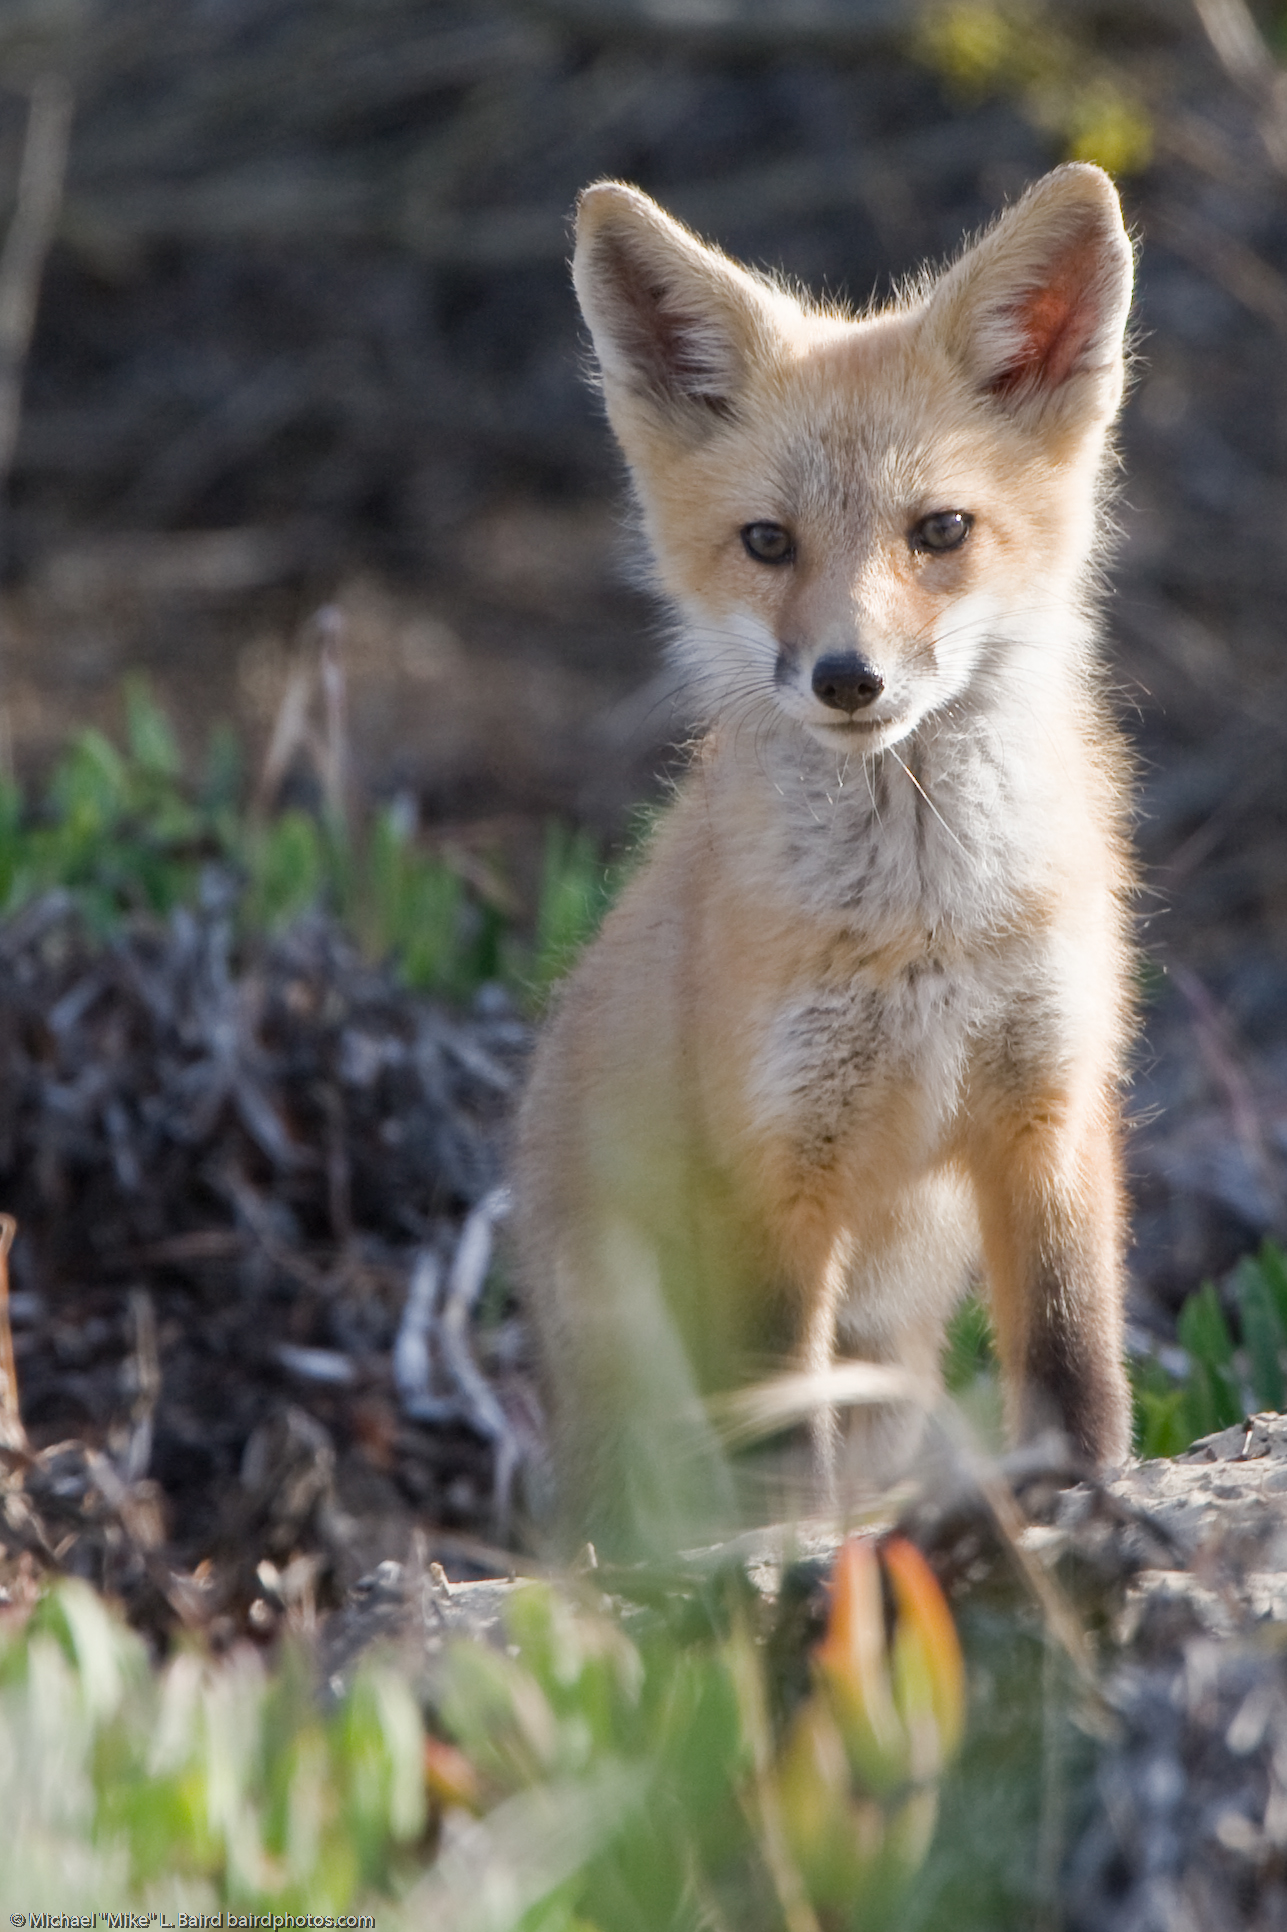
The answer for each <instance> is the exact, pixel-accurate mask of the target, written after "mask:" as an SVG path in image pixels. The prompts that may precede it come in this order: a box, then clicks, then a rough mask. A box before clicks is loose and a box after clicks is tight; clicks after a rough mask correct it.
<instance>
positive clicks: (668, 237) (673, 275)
mask: <svg viewBox="0 0 1287 1932" xmlns="http://www.w3.org/2000/svg"><path fill="white" fill-rule="evenodd" d="M572 279H573V282H574V283H575V285H576V292H577V298H578V300H579V301H580V304H581V313H582V314H583V315H584V317H585V319H586V321H587V323H588V324H589V327H590V334H591V336H592V337H593V338H594V348H595V354H596V355H597V356H598V359H599V367H600V369H601V370H602V372H603V383H604V390H605V393H606V397H607V403H608V412H609V415H610V416H611V418H612V421H613V424H614V426H615V427H616V429H617V432H618V434H619V435H620V434H622V432H623V429H625V428H626V424H625V423H624V422H623V420H622V417H623V415H624V414H627V413H628V412H629V409H630V405H631V404H632V403H633V404H634V405H636V406H637V405H638V404H640V403H642V404H643V405H644V407H645V409H647V410H649V411H650V412H654V413H655V412H656V411H658V410H660V411H663V412H665V414H666V415H667V416H669V417H670V418H671V420H672V422H673V423H674V425H675V426H676V427H678V428H682V429H685V430H686V431H687V432H688V433H689V434H700V433H701V432H703V431H704V430H709V429H710V428H711V427H713V424H714V421H715V419H718V418H720V417H728V416H731V415H734V414H735V413H736V410H737V402H738V397H739V395H740V393H741V391H742V389H743V388H744V386H745V383H746V378H747V374H748V372H749V369H750V367H751V365H752V363H753V362H755V361H756V360H758V359H760V358H761V357H762V356H763V355H764V354H765V353H771V351H772V348H773V346H774V345H775V344H776V343H777V341H778V340H779V339H780V337H779V331H778V329H777V327H776V326H775V323H774V312H775V310H778V309H781V308H782V307H783V306H784V305H791V298H790V297H789V296H787V295H784V294H782V293H780V292H779V291H778V290H776V289H774V288H772V287H771V286H769V285H768V284H767V283H763V282H759V281H757V280H756V278H755V277H754V276H752V275H749V274H748V273H747V271H746V270H745V269H743V268H739V267H738V265H737V263H736V262H732V261H730V260H729V258H728V257H727V255H723V254H721V253H720V252H719V250H718V249H714V248H708V247H707V246H706V244H705V243H704V242H700V241H698V239H697V237H696V235H693V234H691V233H690V232H689V230H688V229H687V228H684V227H681V225H680V224H679V222H677V221H674V220H672V219H671V217H670V216H669V215H668V214H666V213H665V212H664V210H663V209H661V208H659V207H658V206H657V204H656V202H655V201H650V200H649V198H648V196H647V195H645V194H641V193H640V191H639V190H638V189H637V188H629V187H626V186H625V184H624V183H622V182H619V181H600V182H596V183H595V185H594V186H593V187H591V188H587V189H586V190H585V192H584V193H583V194H582V196H581V198H580V201H579V202H578V204H577V223H576V254H575V257H574V258H573V263H572Z"/></svg>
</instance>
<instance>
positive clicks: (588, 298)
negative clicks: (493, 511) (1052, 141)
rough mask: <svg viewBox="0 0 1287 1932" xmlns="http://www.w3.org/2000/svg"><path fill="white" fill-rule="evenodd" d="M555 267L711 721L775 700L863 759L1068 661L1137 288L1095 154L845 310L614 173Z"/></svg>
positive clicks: (1071, 661) (1073, 670) (588, 198)
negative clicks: (1033, 659)
mask: <svg viewBox="0 0 1287 1932" xmlns="http://www.w3.org/2000/svg"><path fill="white" fill-rule="evenodd" d="M573 276H574V280H575V283H576V289H577V294H578V297H579V299H580V303H581V308H582V311H583V313H584V315H585V318H586V321H587V323H588V324H589V328H590V332H591V335H592V337H593V340H594V347H595V352H596V355H597V357H598V361H599V367H600V370H601V372H602V379H603V390H604V396H605V400H606V403H607V409H608V415H609V418H610V420H611V423H612V426H613V429H614V430H615V432H616V435H617V437H618V440H619V441H620V443H621V446H622V449H623V450H624V452H625V455H626V458H627V460H628V462H629V465H630V468H631V472H632V475H633V478H634V483H635V487H636V490H637V494H638V498H639V501H640V505H641V508H642V512H643V518H644V525H645V529H646V532H647V535H648V539H649V542H650V544H651V547H652V551H653V555H654V558H655V561H656V566H657V571H658V575H659V579H660V583H661V585H662V587H663V588H664V590H665V591H666V592H667V593H668V595H669V596H670V597H671V598H672V599H673V601H674V602H675V604H676V605H677V606H678V608H679V610H680V612H681V614H682V616H683V619H684V625H683V629H682V632H681V636H680V641H679V649H680V651H681V653H682V654H683V656H684V657H685V659H686V668H687V669H688V670H689V671H690V673H691V674H692V676H693V678H694V681H695V683H696V685H697V689H698V692H699V694H700V696H701V697H702V699H703V701H704V703H705V705H706V707H707V709H708V711H709V712H710V713H711V714H712V715H716V716H718V715H719V714H720V713H721V712H724V711H727V710H729V709H730V708H733V707H736V706H737V705H738V704H740V703H744V702H746V701H748V700H750V699H753V698H757V697H758V698H766V697H769V696H770V695H771V699H772V702H773V705H774V706H775V707H776V712H775V715H778V716H782V715H785V717H786V718H788V719H791V720H794V721H795V723H796V724H797V725H798V726H800V727H803V729H804V730H805V731H807V732H809V733H811V734H812V735H813V737H815V738H816V739H818V740H819V741H820V742H821V743H823V744H825V745H828V746H830V747H832V748H833V749H836V750H838V751H841V752H852V751H859V752H864V753H865V752H869V751H871V752H874V751H877V750H880V749H883V748H884V747H885V746H888V745H893V744H895V743H897V742H898V741H899V740H900V739H901V738H904V737H906V736H907V735H908V734H909V733H911V732H913V731H915V730H916V729H917V727H918V726H919V725H920V724H921V723H922V721H923V720H925V719H926V718H927V717H928V716H929V715H930V714H932V713H937V712H940V711H941V709H942V707H944V706H949V707H951V706H953V705H954V703H955V704H956V706H957V708H958V709H960V708H961V707H965V706H967V705H968V701H969V697H970V694H971V692H978V691H981V690H983V689H984V688H986V686H987V685H988V683H989V681H992V682H993V683H995V680H996V679H997V677H998V676H1000V677H1004V676H1005V675H1007V671H1008V670H1009V671H1010V672H1015V671H1016V665H1015V663H1014V661H1013V660H1014V658H1015V656H1016V654H1017V653H1019V652H1022V651H1031V650H1033V649H1036V650H1039V651H1044V652H1045V653H1046V654H1047V657H1048V659H1049V665H1048V670H1049V674H1050V675H1051V676H1053V677H1054V678H1055V679H1056V680H1057V679H1058V678H1059V677H1061V676H1065V677H1068V676H1081V675H1085V670H1084V667H1083V666H1080V665H1079V664H1078V663H1077V661H1076V659H1077V650H1076V645H1075V642H1074V641H1073V640H1074V639H1075V637H1077V636H1080V635H1082V633H1083V632H1084V626H1081V628H1080V630H1079V628H1078V620H1077V617H1076V613H1077V612H1078V610H1079V606H1080V601H1081V597H1082V591H1083V586H1084V583H1085V580H1086V576H1087V566H1088V562H1089V560H1090V558H1091V556H1092V554H1093V551H1094V545H1095V536H1096V530H1097V526H1098V522H1099V518H1098V515H1097V495H1098V478H1099V474H1100V471H1101V469H1102V467H1103V458H1104V453H1105V447H1106V442H1107V437H1108V431H1109V429H1110V426H1111V424H1112V421H1113V418H1114V416H1115V415H1116V412H1117V408H1118V405H1119V403H1120V400H1121V395H1122V385H1123V366H1124V364H1123V332H1124V329H1125V325H1126V318H1127V312H1128V310H1129V306H1130V296H1131V277H1132V255H1131V247H1130V243H1129V241H1128V240H1127V237H1126V233H1125V230H1124V228H1123V226H1122V217H1121V210H1120V207H1119V204H1118V200H1117V196H1116V193H1115V192H1114V189H1113V186H1112V184H1111V182H1110V181H1109V179H1108V177H1107V176H1106V175H1105V174H1103V173H1101V172H1100V170H1099V169H1098V168H1093V167H1088V166H1085V165H1079V164H1074V165H1070V166H1067V167H1063V168H1059V169H1057V170H1056V171H1055V172H1054V173H1053V174H1049V175H1047V176H1045V178H1044V179H1043V180H1041V181H1039V182H1037V183H1036V184H1035V185H1034V186H1033V187H1032V188H1030V189H1029V190H1028V192H1027V194H1025V195H1024V197H1023V199H1022V200H1021V201H1019V202H1018V203H1017V204H1016V205H1015V206H1014V207H1013V208H1011V209H1009V210H1008V211H1007V212H1006V213H1005V214H1003V215H1002V216H1001V217H1000V219H999V220H998V221H997V222H996V223H995V225H994V226H993V227H992V228H991V229H990V230H989V231H988V232H987V233H986V234H985V235H984V236H983V237H982V238H981V239H980V240H979V241H977V242H975V243H974V244H973V246H971V247H970V248H968V249H967V250H966V251H965V252H964V253H963V254H962V255H961V256H960V258H959V259H958V260H957V261H956V262H955V263H954V264H952V265H951V266H950V267H949V268H947V269H946V270H945V271H944V272H943V273H942V274H941V275H940V276H938V277H937V278H936V279H933V278H926V279H925V280H924V281H923V282H922V283H921V284H920V285H919V286H918V287H916V288H915V289H914V290H913V291H912V292H910V293H909V294H908V295H906V296H905V297H904V298H903V299H902V300H900V301H899V302H897V303H896V304H895V305H894V306H892V307H891V308H889V309H887V310H884V311H881V312H878V313H873V314H871V315H868V316H864V317H862V318H859V319H854V318H852V317H850V316H848V315H846V314H844V313H841V312H838V311H835V310H831V309H826V308H822V307H819V306H815V305H812V304H810V303H808V302H807V301H804V300H801V299H799V298H798V297H797V296H796V295H795V294H794V293H792V292H791V291H789V290H788V289H787V288H786V287H785V286H783V285H780V284H778V283H777V282H774V281H771V280H769V279H766V278H764V277H761V276H759V275H756V274H753V273H751V272H750V271H749V270H747V269H745V268H742V267H740V266H739V265H738V264H737V263H735V262H733V261H731V260H730V259H729V258H728V257H727V256H726V255H723V254H721V253H720V252H719V251H718V250H716V249H713V248H710V247H707V246H706V245H705V244H703V243H702V242H700V241H699V240H698V239H697V238H696V237H695V236H694V235H692V234H690V233H689V231H688V230H687V229H685V228H683V227H681V226H680V224H679V223H678V222H676V221H674V220H672V219H671V217H670V216H669V215H667V214H665V213H664V212H663V210H662V209H660V208H659V207H658V206H657V205H656V203H655V202H653V201H651V200H649V198H648V197H647V196H646V195H644V194H641V193H640V192H639V191H638V190H637V189H635V188H630V187H626V186H624V185H622V184H621V183H618V182H611V181H606V182H600V183H598V184H596V185H595V186H594V187H591V188H588V189H586V191H585V193H584V194H583V195H582V196H581V200H580V203H579V207H578V216H577V245H576V256H575V261H574V265H573ZM1070 612H1072V613H1074V618H1073V622H1072V624H1071V626H1070V622H1069V613H1070ZM1027 669H1028V671H1030V669H1031V667H1030V666H1028V667H1027Z"/></svg>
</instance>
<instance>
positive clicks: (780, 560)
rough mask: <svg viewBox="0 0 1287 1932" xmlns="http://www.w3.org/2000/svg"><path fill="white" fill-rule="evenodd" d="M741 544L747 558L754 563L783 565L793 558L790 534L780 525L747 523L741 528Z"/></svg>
mask: <svg viewBox="0 0 1287 1932" xmlns="http://www.w3.org/2000/svg"><path fill="white" fill-rule="evenodd" d="M742 542H743V544H744V545H745V548H746V554H747V556H748V557H754V559H755V561H756V563H766V564H785V563H790V562H791V561H792V559H793V558H794V556H795V544H794V543H793V542H792V541H791V532H790V531H789V530H784V529H783V528H782V525H781V524H780V523H747V524H744V525H743V526H742Z"/></svg>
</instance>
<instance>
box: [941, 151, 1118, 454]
mask: <svg viewBox="0 0 1287 1932" xmlns="http://www.w3.org/2000/svg"><path fill="white" fill-rule="evenodd" d="M1133 270H1134V259H1133V256H1132V253H1131V244H1130V242H1129V240H1128V239H1127V235H1126V230H1125V228H1124V227H1123V225H1122V210H1121V204H1120V202H1119V201H1118V199H1117V191H1116V189H1115V188H1114V187H1113V184H1112V182H1111V181H1110V180H1109V178H1108V176H1107V175H1106V174H1104V173H1103V171H1102V170H1101V169H1099V168H1093V167H1090V166H1088V165H1087V164H1086V163H1084V162H1071V163H1069V165H1068V166H1067V167H1063V168H1057V169H1056V170H1055V172H1054V173H1053V174H1048V175H1046V176H1045V177H1044V178H1043V179H1042V180H1040V181H1038V182H1036V183H1035V184H1034V185H1033V186H1032V187H1031V188H1029V190H1028V192H1027V193H1026V194H1025V195H1024V197H1023V199H1022V200H1021V201H1020V202H1018V203H1017V204H1016V205H1015V206H1014V207H1013V208H1011V209H1009V210H1008V211H1007V212H1006V213H1005V214H1004V215H1002V216H1001V218H1000V220H999V221H998V222H997V223H996V225H995V227H993V228H992V229H990V230H989V231H988V233H987V234H986V235H984V236H983V238H982V240H981V241H978V242H976V243H975V245H974V247H973V248H971V249H969V250H968V251H967V253H966V254H964V255H963V256H962V257H961V259H960V260H959V261H958V262H956V263H955V264H954V265H953V266H952V267H951V268H950V269H948V270H947V272H946V274H945V275H944V276H943V277H942V279H941V280H940V281H939V282H938V283H937V284H936V286H935V287H934V289H933V290H932V291H931V293H930V297H929V302H928V307H927V310H926V314H925V326H926V327H927V328H928V329H929V330H930V331H931V332H932V334H933V335H934V336H936V337H937V338H938V340H939V341H940V343H941V344H942V346H943V348H944V349H945V350H946V351H947V353H948V354H949V356H951V358H952V359H953V360H954V361H955V362H957V363H958V364H959V365H961V366H963V368H964V370H965V373H966V375H967V376H968V378H969V380H970V382H971V386H972V387H974V388H975V389H976V390H978V391H979V392H981V393H984V394H986V395H989V396H993V397H995V398H996V400H997V403H998V405H999V406H1001V407H1002V408H1004V409H1005V410H1006V411H1007V412H1009V413H1011V414H1014V415H1015V416H1022V417H1029V418H1033V419H1034V420H1035V421H1042V420H1045V419H1052V418H1053V419H1058V421H1059V422H1060V423H1061V424H1063V425H1066V426H1067V427H1069V428H1086V429H1089V428H1090V427H1092V425H1094V424H1097V423H1098V424H1101V425H1102V424H1107V423H1109V422H1110V421H1111V420H1112V418H1113V416H1114V415H1115V414H1116V412H1117V406H1118V404H1119V403H1120V401H1121V397H1122V381H1123V369H1124V358H1123V349H1122V339H1123V335H1124V332H1125V329H1126V318H1127V315H1128V313H1129V311H1130V306H1131V283H1132V278H1133Z"/></svg>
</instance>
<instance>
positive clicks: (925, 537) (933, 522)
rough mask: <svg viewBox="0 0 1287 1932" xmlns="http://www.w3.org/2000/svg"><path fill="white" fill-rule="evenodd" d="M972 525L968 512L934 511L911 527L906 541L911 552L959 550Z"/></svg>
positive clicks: (972, 520)
mask: <svg viewBox="0 0 1287 1932" xmlns="http://www.w3.org/2000/svg"><path fill="white" fill-rule="evenodd" d="M973 524H974V518H973V517H972V516H971V515H970V513H969V511H968V510H934V511H931V513H930V515H929V516H927V517H922V518H921V520H920V522H919V523H914V524H913V525H912V527H911V529H910V530H909V531H908V532H907V541H908V543H910V545H911V546H912V549H913V550H930V551H943V550H959V549H960V547H961V545H962V544H963V543H964V542H965V539H966V538H967V537H968V536H969V534H970V531H971V529H972V527H973Z"/></svg>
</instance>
